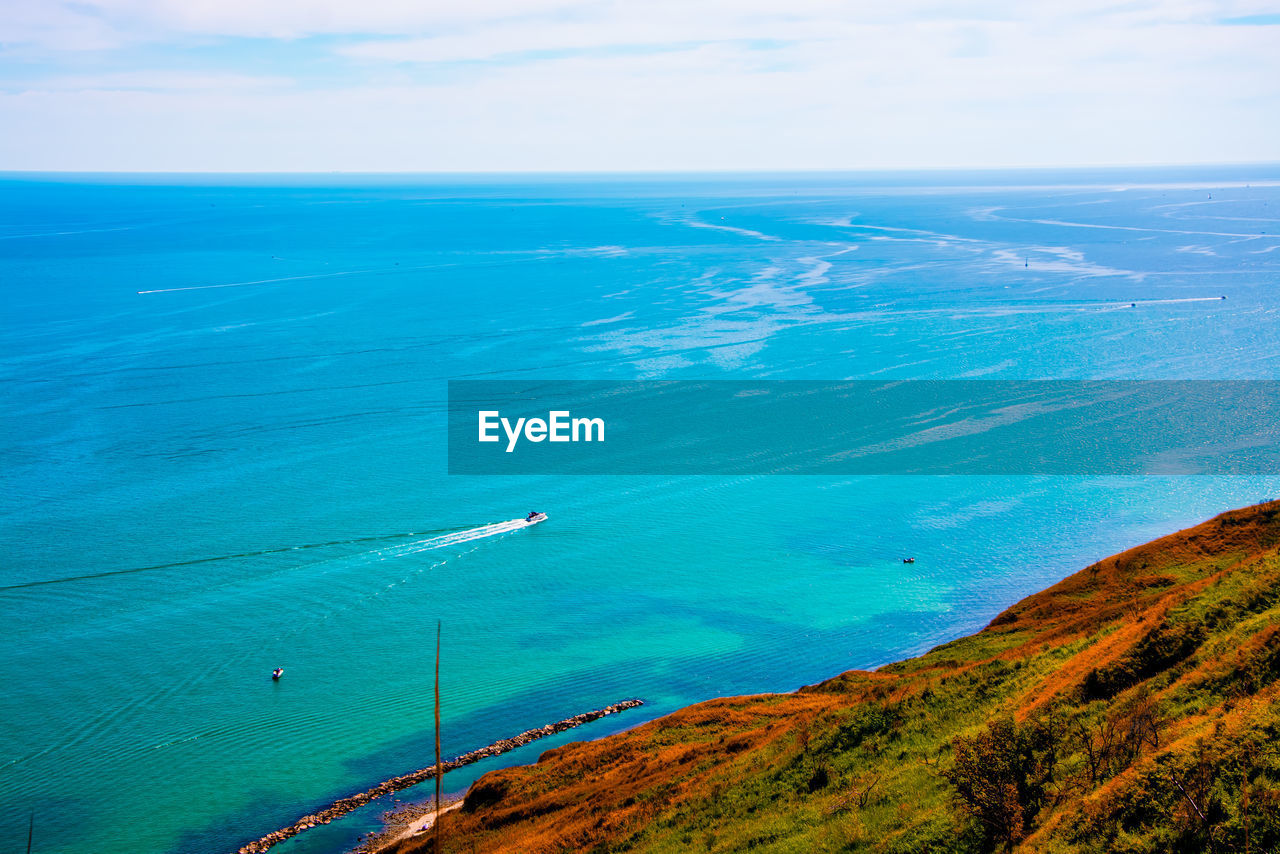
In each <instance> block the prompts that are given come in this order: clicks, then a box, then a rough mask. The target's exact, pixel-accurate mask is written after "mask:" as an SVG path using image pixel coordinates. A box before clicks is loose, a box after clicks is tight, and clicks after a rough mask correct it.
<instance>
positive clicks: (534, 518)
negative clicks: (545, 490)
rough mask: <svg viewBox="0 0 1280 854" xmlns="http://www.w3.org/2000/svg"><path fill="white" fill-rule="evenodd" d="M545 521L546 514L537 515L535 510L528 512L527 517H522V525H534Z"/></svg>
mask: <svg viewBox="0 0 1280 854" xmlns="http://www.w3.org/2000/svg"><path fill="white" fill-rule="evenodd" d="M546 519H547V514H546V513H539V512H538V511H537V510H530V511H529V515H528V516H525V517H524V523H525V524H526V525H536V524H538V523H539V522H545V521H546Z"/></svg>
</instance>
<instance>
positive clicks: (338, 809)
mask: <svg viewBox="0 0 1280 854" xmlns="http://www.w3.org/2000/svg"><path fill="white" fill-rule="evenodd" d="M643 705H644V700H640V699H636V698H634V697H633V698H631V699H627V700H622V701H621V702H618V703H613V704H611V705H608V706H605V707H603V708H600V709H595V710H593V711H590V712H583V713H582V714H578V715H574V716H573V717H571V718H565V719H564V720H561V721H556V722H555V723H552V724H546V725H545V726H541V727H538V728H536V729H529V730H525V731H524V732H522V733H520V734H519V735H514V736H512V737H511V738H504V739H500V740H499V741H495V742H493V743H492V744H489V745H486V746H485V747H481V748H478V749H477V750H472V751H469V752H467V753H463V754H462V755H461V756H456V757H454V758H453V759H449V760H446V761H444V762H441V763H440V767H441V773H442V775H443V774H447V773H448V772H450V771H455V770H457V769H458V768H462V767H463V766H466V765H471V764H472V763H475V762H479V761H480V760H481V759H488V758H489V757H491V756H500V755H501V754H503V753H506V752H507V751H509V750H514V749H515V748H517V747H523V746H525V745H526V744H529V743H530V742H534V741H537V740H538V739H540V738H545V737H546V736H548V735H555V734H557V733H561V732H564V731H565V730H570V729H573V728H574V727H578V726H581V725H582V724H585V723H590V722H592V721H596V720H599V719H600V718H603V717H606V716H608V715H613V714H617V713H618V712H623V711H626V710H627V709H634V708H636V707H637V706H643ZM435 776H436V768H435V766H434V765H432V766H431V767H429V768H420V769H418V770H417V771H411V772H409V773H408V774H401V775H400V776H398V777H392V778H391V779H389V780H384V781H382V782H381V783H379V784H378V785H376V786H374V787H372V788H369V789H365V790H364V791H363V792H357V793H356V794H354V795H348V796H347V797H345V798H339V799H338V800H336V801H333V802H332V803H330V804H329V805H328V806H326V807H324V808H323V809H320V810H317V811H316V812H313V813H308V814H307V815H304V816H302V818H299V819H298V820H297V821H295V822H294V823H293V824H290V825H289V826H287V827H282V828H280V829H279V830H275V831H272V832H271V833H268V834H267V835H266V836H262V837H259V838H258V839H255V840H254V841H253V842H250V843H248V844H246V845H243V846H241V847H240V848H239V849H237V854H261V852H263V851H267V850H269V849H271V848H272V847H273V846H275V845H278V844H280V843H281V842H284V841H285V840H286V839H290V838H292V837H294V836H297V835H298V834H299V833H302V832H303V831H305V830H310V829H311V828H313V827H317V826H319V825H322V824H328V823H329V822H331V821H334V820H335V819H339V818H342V817H343V816H344V815H346V814H347V813H349V812H352V811H354V810H357V809H359V808H360V807H362V806H365V805H366V804H369V803H372V802H373V801H376V800H377V799H378V798H381V797H383V796H384V795H389V794H392V793H393V792H398V791H400V790H402V789H407V788H409V787H411V786H416V785H418V784H419V783H423V782H426V781H427V780H431V779H434V778H435ZM443 811H444V810H441V812H443ZM430 812H432V813H434V809H431V810H430Z"/></svg>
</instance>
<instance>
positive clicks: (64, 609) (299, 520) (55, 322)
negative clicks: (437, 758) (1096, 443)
mask: <svg viewBox="0 0 1280 854" xmlns="http://www.w3.org/2000/svg"><path fill="white" fill-rule="evenodd" d="M1278 181H1280V167H1274V166H1270V167H1231V168H1220V169H1211V168H1205V169H1182V170H1163V171H1161V170H1146V171H1140V172H1124V171H1119V170H1111V171H1107V172H1093V173H1089V172H1066V173H1048V172H1034V173H1031V172H1017V173H980V174H962V173H921V174H914V175H894V174H889V175H884V174H881V175H862V176H859V175H800V176H757V177H751V176H712V177H701V178H691V177H681V176H660V177H659V176H655V177H647V178H609V177H595V178H589V177H572V178H571V177H563V176H561V177H556V176H550V177H539V178H521V177H487V178H485V177H468V176H462V177H452V178H433V177H421V178H412V177H392V176H368V177H349V176H335V177H314V176H313V177H306V178H296V177H274V178H273V177H236V176H231V177H220V178H215V177H208V176H197V177H193V176H159V177H149V178H146V179H143V178H129V177H110V178H107V177H94V176H67V177H57V176H8V177H7V178H4V179H2V180H0V288H2V289H3V306H4V308H3V324H2V327H0V387H2V388H3V397H0V418H2V419H3V430H2V431H0V464H2V465H3V468H2V469H0V471H3V475H2V478H3V479H2V480H0V624H2V625H3V626H4V627H5V629H6V630H5V631H4V633H3V636H2V637H0V684H3V685H4V686H5V690H4V692H3V694H0V721H2V722H3V726H0V798H2V799H3V801H4V803H5V804H6V806H7V809H6V811H5V813H4V815H3V816H0V847H3V848H6V849H7V848H16V847H17V846H19V845H21V842H22V840H23V839H24V838H25V834H26V830H27V814H28V811H29V810H34V811H35V813H36V841H37V850H39V851H42V852H70V851H77V852H85V851H94V852H100V853H101V854H124V852H158V854H159V853H160V852H192V854H205V852H224V851H231V850H234V849H235V848H236V847H238V846H239V845H240V844H242V843H244V842H245V841H248V840H249V839H252V838H256V837H257V836H260V835H262V834H264V833H266V832H269V831H270V830H273V829H275V828H276V827H279V826H282V825H284V824H287V823H289V822H291V821H292V820H293V819H294V818H296V817H297V816H298V815H300V814H301V813H302V812H303V811H305V810H307V809H310V808H314V807H316V806H318V805H320V804H322V803H324V802H326V801H327V800H330V799H332V798H334V797H336V796H339V795H342V794H347V793H349V792H351V791H354V790H357V789H362V788H365V787H366V786H368V785H371V784H373V783H375V782H377V781H379V780H381V779H384V778H386V777H389V776H393V775H395V774H399V773H403V772H405V771H408V770H411V769H413V768H417V767H421V766H423V765H426V764H429V762H430V759H431V755H430V751H431V732H430V727H431V708H432V706H431V704H432V697H431V672H430V666H431V656H432V650H433V643H434V628H435V625H436V621H437V620H440V621H442V622H443V627H444V628H443V631H444V658H443V664H442V682H443V685H444V694H445V701H444V732H445V750H446V753H451V754H452V753H461V752H464V751H466V750H469V749H471V748H474V747H477V746H480V745H483V744H486V743H488V742H490V741H493V740H495V739H497V738H501V737H504V736H507V735H511V734H514V733H516V732H519V731H521V730H524V729H528V728H530V727H533V726H538V725H541V724H543V723H547V722H550V721H553V720H557V719H560V718H563V717H567V716H569V715H572V714H575V713H577V712H580V711H585V710H587V709H590V708H595V707H598V706H601V705H604V704H607V703H610V702H614V701H616V700H619V699H622V698H624V697H628V696H640V697H643V698H644V699H645V700H647V701H648V705H647V706H646V707H645V708H644V709H642V710H640V711H638V712H627V713H626V714H625V715H622V716H619V717H618V718H616V719H612V718H611V719H606V720H604V721H601V722H599V723H596V724H592V725H590V726H588V727H585V728H583V729H582V730H579V731H576V732H574V733H572V734H569V735H566V736H563V737H561V738H560V739H558V741H564V740H566V739H569V738H578V737H586V736H593V735H598V734H601V733H604V732H607V731H610V730H611V729H614V728H617V727H619V726H627V725H630V724H634V723H636V722H638V721H641V720H644V719H646V718H647V717H651V716H654V715H657V714H660V713H663V712H666V711H669V710H672V709H674V708H677V707H679V706H682V705H685V704H688V703H691V702H694V701H697V700H701V699H705V698H709V697H713V696H718V695H725V694H735V693H746V692H760V691H776V690H789V689H793V688H795V687H797V686H799V685H802V684H806V683H810V682H814V681H817V680H820V679H822V678H824V677H827V676H831V675H834V674H836V673H838V672H840V671H842V670H845V669H848V668H851V667H871V666H876V665H879V664H883V663H885V662H888V661H891V660H895V659H898V658H901V657H904V656H907V655H911V654H913V653H917V652H920V651H922V650H925V649H927V648H929V647H931V646H933V645H935V644H937V643H940V642H943V641H945V640H947V639H950V638H953V637H956V636H958V635H961V634H964V633H967V632H970V631H973V630H975V629H978V628H980V627H981V626H982V625H984V624H985V623H986V622H987V621H988V620H989V619H990V618H991V617H992V616H994V615H995V614H996V613H998V612H999V611H1000V610H1001V609H1003V608H1004V607H1005V606H1007V605H1008V604H1010V603H1011V602H1013V601H1015V600H1016V599H1018V598H1020V597H1022V596H1023V595H1026V594H1028V593H1030V592H1032V591H1035V590H1037V589H1040V588H1042V587H1044V586H1046V585H1047V584H1049V583H1051V582H1052V581H1054V580H1056V579H1058V578H1060V577H1062V576H1064V575H1066V574H1068V573H1070V572H1072V571H1074V570H1075V569H1078V568H1080V567H1082V566H1084V565H1086V564H1087V563H1089V562H1091V561H1093V560H1095V559H1097V558H1099V557H1102V556H1104V555H1106V554H1110V553H1113V552H1115V551H1118V550H1120V549H1123V548H1125V547H1127V546H1130V545H1134V544H1136V543H1139V542H1143V541H1145V540H1147V539H1150V538H1152V537H1154V536H1158V535H1160V534H1163V533H1167V532H1169V531H1172V530H1174V529H1176V528H1179V527H1182V526H1185V525H1188V524H1191V523H1194V522H1197V521H1199V520H1201V519H1202V518H1204V517H1207V516H1209V515H1212V514H1213V513H1216V512H1219V511H1221V510H1225V509H1227V508H1230V507H1234V506H1239V505H1242V504H1246V503H1250V502H1253V501H1257V500H1260V499H1263V498H1266V497H1269V496H1274V495H1278V494H1280V478H1274V477H1273V478H1263V477H1258V478H1230V477H1221V478H1210V477H1184V478H1158V477H1146V478H1144V477H1107V478H1067V477H1002V478H995V477H986V478H983V477H949V478H910V477H863V478H828V477H778V476H775V477H768V476H760V477H732V478H731V477H712V476H701V477H697V476H694V477H680V478H663V477H629V478H627V477H576V478H569V477H533V476H528V477H521V478H500V477H475V478H466V477H457V476H453V477H451V476H448V475H446V474H445V458H446V454H445V450H446V449H445V444H444V401H445V384H446V381H447V380H448V379H451V378H540V379H653V378H679V379H693V378H697V379H734V378H752V379H760V378H776V379H851V378H871V379H894V378H903V379H907V378H960V377H964V378H974V377H979V378H993V379H995V378H1009V379H1014V378H1017V379H1048V378H1054V379H1057V378H1125V379H1148V378H1150V379H1155V378H1160V379H1171V378H1175V379H1216V378H1233V379H1239V378H1265V379H1278V378H1280V322H1277V321H1278V320H1280V300H1278V299H1277V293H1276V288H1277V283H1278V281H1280V278H1278V276H1280V186H1278V185H1277V182H1278ZM1224 295H1225V296H1227V297H1228V299H1227V300H1221V299H1220V297H1221V296H1224ZM1131 302H1136V303H1137V306H1136V307H1134V308H1129V303H1131ZM531 507H538V508H539V509H546V510H547V511H549V512H550V513H551V519H550V520H549V521H548V522H547V523H546V524H543V525H540V526H538V527H535V528H531V529H527V530H520V531H515V532H511V533H507V534H502V535H499V536H492V537H483V538H475V539H469V538H467V537H466V536H456V535H457V534H458V533H459V532H465V531H470V530H472V529H474V528H477V527H479V526H482V525H485V524H487V523H492V522H498V521H502V520H507V519H513V518H516V517H518V516H522V515H523V514H524V513H525V512H526V511H527V510H528V509H530V508H531ZM903 554H912V555H914V556H915V557H916V563H915V564H913V565H911V566H909V567H908V566H904V565H903V564H901V562H900V557H901V555H903ZM275 666H283V667H285V668H286V676H285V678H284V679H283V680H282V681H281V682H280V683H279V684H272V683H271V681H270V679H269V678H268V674H269V673H270V670H271V669H272V668H273V667H275ZM547 746H550V742H546V743H539V744H536V745H534V746H533V747H531V748H529V749H526V750H524V751H522V752H521V753H519V754H513V755H511V756H510V757H505V758H504V760H503V761H532V759H533V758H535V757H536V755H537V753H538V752H540V751H541V750H543V749H545V748H546V747H547ZM492 765H493V763H490V764H489V765H486V766H485V768H488V767H492ZM481 770H484V769H483V768H481V769H477V770H476V771H475V772H474V773H478V772H479V771H481ZM474 773H472V772H468V773H467V774H459V775H458V776H457V777H456V778H455V779H452V780H450V781H449V787H451V788H454V789H457V788H460V787H462V786H465V784H466V782H467V781H468V780H469V779H471V778H472V777H473V776H474ZM382 808H385V805H378V806H377V807H376V808H369V809H366V810H364V811H362V812H361V813H360V814H357V815H355V816H353V817H352V818H351V819H349V820H347V821H345V822H342V823H339V824H337V825H334V826H331V827H327V828H324V829H322V830H319V831H315V832H313V833H312V834H309V835H304V836H301V837H298V838H297V839H295V840H294V841H292V842H291V843H289V844H287V845H285V846H282V847H281V848H280V849H279V850H281V851H283V852H286V854H288V852H315V854H332V852H337V851H341V850H342V849H343V848H344V847H346V846H348V845H350V844H351V843H352V842H353V841H354V838H355V836H356V835H357V834H358V833H360V832H361V831H363V830H365V829H367V828H368V827H370V826H371V823H372V822H373V821H374V819H375V818H376V814H377V812H378V811H379V810H380V809H382Z"/></svg>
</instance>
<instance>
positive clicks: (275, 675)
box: [271, 667, 284, 681]
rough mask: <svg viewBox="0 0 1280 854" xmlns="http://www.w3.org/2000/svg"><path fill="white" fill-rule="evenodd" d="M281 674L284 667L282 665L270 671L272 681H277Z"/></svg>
mask: <svg viewBox="0 0 1280 854" xmlns="http://www.w3.org/2000/svg"><path fill="white" fill-rule="evenodd" d="M283 675H284V668H283V667H277V668H276V669H275V670H272V671H271V679H272V681H279V679H280V677H281V676H283Z"/></svg>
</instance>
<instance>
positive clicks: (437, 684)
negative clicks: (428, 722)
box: [433, 620, 442, 854]
mask: <svg viewBox="0 0 1280 854" xmlns="http://www.w3.org/2000/svg"><path fill="white" fill-rule="evenodd" d="M441 776H442V774H441V766H440V621H439V620H436V819H435V821H434V822H433V823H434V824H435V826H436V846H435V848H436V851H435V854H440V851H441V848H440V777H441Z"/></svg>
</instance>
